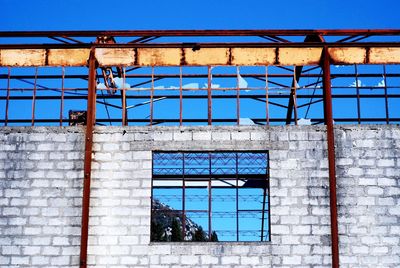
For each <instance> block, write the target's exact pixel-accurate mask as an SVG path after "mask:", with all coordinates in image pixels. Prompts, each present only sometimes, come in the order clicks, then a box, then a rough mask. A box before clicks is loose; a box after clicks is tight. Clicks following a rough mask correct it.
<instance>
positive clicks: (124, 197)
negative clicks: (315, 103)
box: [0, 126, 400, 268]
mask: <svg viewBox="0 0 400 268" xmlns="http://www.w3.org/2000/svg"><path fill="white" fill-rule="evenodd" d="M122 130H123V129H122V128H120V127H97V128H96V130H95V135H94V146H93V147H94V154H93V156H94V158H93V170H92V193H91V210H90V222H89V224H90V233H89V266H90V267H104V268H105V267H208V268H209V267H220V268H222V267H237V268H238V267H246V268H247V267H330V263H331V256H330V253H331V252H330V227H329V224H330V217H329V199H328V178H327V177H328V168H327V159H326V155H327V153H326V141H325V131H324V128H323V127H317V126H298V127H294V126H292V127H261V126H242V127H217V126H215V127H181V128H178V127H152V128H149V127H126V128H124V130H126V133H125V134H123V132H122ZM335 131H336V155H337V174H338V176H337V179H338V204H339V231H340V253H341V256H340V260H341V267H375V266H379V267H398V264H399V263H400V259H399V257H398V256H399V253H400V238H399V235H400V211H399V209H398V208H397V206H398V205H399V204H400V203H399V200H400V197H399V196H400V187H399V177H400V176H399V175H400V174H399V171H398V167H399V165H400V161H399V154H400V148H399V147H400V142H399V140H398V139H399V137H400V131H399V128H398V127H396V126H379V127H377V126H357V127H351V126H350V127H347V126H346V127H337V128H336V130H335ZM83 138H84V132H83V129H82V128H40V127H39V128H2V129H0V149H1V152H0V166H1V167H2V170H1V171H0V186H1V187H0V214H1V215H2V217H0V267H78V263H79V243H80V220H81V218H80V215H81V191H82V189H81V185H82V179H81V178H82V167H83V149H84V148H83ZM378 146H380V147H378ZM152 150H269V151H270V166H271V169H270V173H271V182H270V185H271V233H272V236H271V238H272V241H271V242H264V243H249V242H235V243H202V244H199V243H174V244H164V243H150V242H149V240H150V237H149V233H150V194H151V151H152ZM10 160H12V161H10Z"/></svg>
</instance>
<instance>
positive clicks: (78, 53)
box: [0, 43, 400, 67]
mask: <svg viewBox="0 0 400 268" xmlns="http://www.w3.org/2000/svg"><path fill="white" fill-rule="evenodd" d="M120 46H122V45H119V44H116V45H114V46H113V47H97V48H95V57H96V60H97V61H98V63H99V66H100V67H101V66H207V65H222V66H224V65H225V66H229V65H232V66H239V65H248V66H253V65H254V66H257V65H259V66H271V65H275V66H285V65H296V66H303V65H318V64H319V63H320V62H321V55H322V49H323V46H322V45H321V44H320V45H319V46H305V45H304V44H303V45H302V46H299V47H293V46H292V45H291V46H287V47H286V46H282V45H280V46H268V47H231V46H229V47H228V46H225V47H223V46H222V47H202V45H199V47H198V48H197V49H193V48H191V47H120ZM327 47H328V54H329V56H330V58H331V63H332V64H343V65H346V64H396V63H400V44H399V45H398V46H381V45H380V46H366V45H365V44H361V43H360V44H358V46H347V47H329V46H327ZM89 54H90V49H89V48H75V47H72V48H1V49H0V66H8V67H17V66H23V67H29V66H87V64H88V60H89Z"/></svg>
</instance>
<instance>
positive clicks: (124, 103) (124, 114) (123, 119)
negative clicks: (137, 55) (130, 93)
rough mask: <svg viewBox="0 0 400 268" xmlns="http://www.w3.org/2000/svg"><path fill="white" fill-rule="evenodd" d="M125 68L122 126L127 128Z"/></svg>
mask: <svg viewBox="0 0 400 268" xmlns="http://www.w3.org/2000/svg"><path fill="white" fill-rule="evenodd" d="M125 80H126V78H125V67H123V68H122V89H121V90H122V125H123V126H126V125H128V124H127V121H126V117H127V114H126V113H127V109H126V89H125V83H126V82H125Z"/></svg>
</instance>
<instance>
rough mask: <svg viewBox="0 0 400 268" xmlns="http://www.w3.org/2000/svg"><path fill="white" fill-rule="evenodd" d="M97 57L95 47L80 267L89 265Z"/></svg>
mask: <svg viewBox="0 0 400 268" xmlns="http://www.w3.org/2000/svg"><path fill="white" fill-rule="evenodd" d="M96 64H97V63H96V58H95V55H94V49H92V50H91V52H90V57H89V81H88V101H87V119H86V133H85V159H84V166H83V172H84V178H83V194H82V227H81V251H80V262H79V263H80V264H79V265H80V268H86V267H87V246H88V236H89V205H90V180H91V170H92V150H93V127H94V124H95V122H96Z"/></svg>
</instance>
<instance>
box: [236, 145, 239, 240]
mask: <svg viewBox="0 0 400 268" xmlns="http://www.w3.org/2000/svg"><path fill="white" fill-rule="evenodd" d="M235 158H236V159H235V160H236V241H239V175H238V174H239V156H238V153H235Z"/></svg>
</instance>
